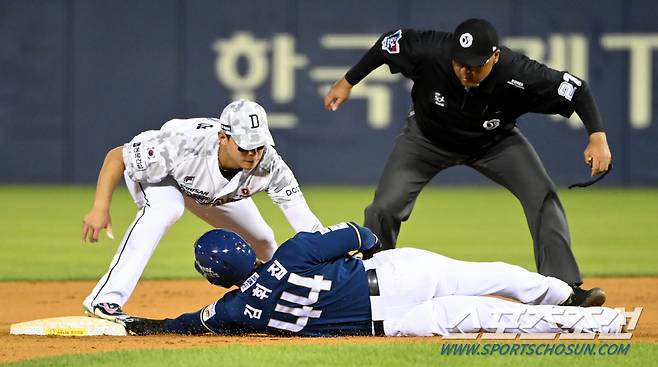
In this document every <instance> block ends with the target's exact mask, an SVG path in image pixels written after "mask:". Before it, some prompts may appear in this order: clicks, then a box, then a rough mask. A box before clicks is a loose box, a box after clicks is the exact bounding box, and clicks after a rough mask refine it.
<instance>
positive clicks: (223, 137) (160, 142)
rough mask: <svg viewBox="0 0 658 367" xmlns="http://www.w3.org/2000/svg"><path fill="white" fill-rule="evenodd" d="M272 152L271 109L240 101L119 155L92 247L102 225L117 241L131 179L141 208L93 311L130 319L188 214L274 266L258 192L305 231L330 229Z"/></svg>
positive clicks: (107, 176) (87, 227)
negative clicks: (118, 213)
mask: <svg viewBox="0 0 658 367" xmlns="http://www.w3.org/2000/svg"><path fill="white" fill-rule="evenodd" d="M273 146H274V140H273V139H272V135H271V134H270V132H269V129H268V123H267V116H266V113H265V110H264V109H263V107H261V106H260V105H259V104H257V103H255V102H251V101H246V100H240V101H236V102H233V103H231V104H229V105H228V106H227V107H226V108H225V109H224V111H223V112H222V114H221V116H220V118H219V119H215V118H194V119H185V120H181V119H174V120H170V121H168V122H167V123H165V124H164V125H163V126H162V128H161V129H160V130H150V131H145V132H143V133H141V134H139V135H137V136H136V137H134V138H133V139H132V140H131V141H130V142H128V143H127V144H124V145H123V146H120V147H116V148H114V149H112V150H110V151H109V152H108V154H107V156H106V158H105V162H104V163H103V167H102V168H101V171H100V174H99V177H98V183H97V186H96V195H95V200H94V204H93V207H92V209H91V210H90V211H89V213H88V214H87V215H86V216H85V217H84V219H83V223H82V238H83V241H87V240H89V241H90V242H97V241H98V239H99V233H100V231H101V230H102V229H106V231H107V234H108V236H109V237H110V238H112V220H111V217H110V203H111V199H112V192H113V191H114V188H115V187H116V186H117V185H118V183H119V181H120V180H121V177H122V176H123V177H124V179H125V182H126V185H127V187H128V190H129V192H130V194H131V196H132V197H133V199H134V201H135V203H136V204H137V206H138V208H139V211H138V212H137V215H136V217H135V220H134V222H133V223H132V224H131V225H130V227H128V229H127V230H126V233H125V235H124V237H123V239H122V241H121V243H120V244H119V247H118V249H117V252H116V254H115V255H114V258H113V259H112V262H111V263H110V266H109V269H108V271H107V273H105V275H103V277H102V278H101V279H100V280H99V281H98V284H97V285H96V287H95V288H94V289H93V291H92V292H91V293H90V294H89V295H88V296H87V298H86V299H85V300H84V302H83V306H84V309H85V311H86V312H87V313H89V314H91V315H94V316H97V317H101V318H106V319H114V318H116V317H117V316H121V315H123V314H124V313H123V310H122V306H123V305H124V304H125V303H126V301H127V300H128V298H129V297H130V295H131V294H132V292H133V290H134V288H135V286H136V285H137V281H138V280H139V278H140V276H141V274H142V272H143V271H144V268H145V267H146V264H147V263H148V261H149V259H150V257H151V255H152V254H153V251H154V250H155V248H156V246H157V245H158V243H159V242H160V239H161V238H162V236H163V235H164V234H165V233H166V231H167V229H168V228H169V227H170V226H171V225H173V224H174V223H176V221H177V220H178V219H179V218H180V217H181V216H182V215H183V212H184V209H185V208H187V209H188V210H190V211H191V212H192V213H194V214H195V215H197V216H198V217H200V218H201V219H203V220H204V221H206V222H207V223H208V224H210V225H211V226H213V227H215V228H217V227H223V228H229V229H231V230H233V231H235V232H237V233H240V234H241V235H242V236H244V237H245V238H246V239H247V240H248V241H249V242H250V243H251V244H252V245H253V247H254V249H255V251H256V254H257V256H258V257H259V258H261V259H264V260H265V261H267V260H269V259H270V258H271V257H272V254H273V253H274V251H276V249H277V247H278V246H277V243H276V241H275V239H274V233H273V231H272V229H271V228H270V227H269V226H268V225H267V223H266V222H265V220H264V219H263V217H262V216H261V214H260V213H259V211H258V209H257V207H256V205H255V204H254V202H253V201H252V199H251V198H250V196H251V195H252V194H254V193H256V192H259V191H265V192H267V193H268V195H269V196H270V197H271V198H272V200H273V201H274V202H275V203H276V204H277V205H278V206H279V207H280V208H281V210H282V211H283V214H284V215H285V217H286V218H287V219H288V222H289V223H290V225H291V226H292V227H293V229H294V230H295V231H296V232H300V231H307V232H314V231H316V230H318V229H320V228H322V227H323V226H322V224H321V223H320V221H319V220H318V218H317V217H316V216H315V215H314V214H313V213H312V212H311V210H310V208H309V207H308V205H307V203H306V200H305V199H304V196H303V195H302V192H301V190H300V189H299V185H298V183H297V180H296V179H295V176H294V175H293V173H292V171H291V170H290V168H289V167H288V166H287V165H286V163H285V162H284V161H283V159H282V158H281V157H280V156H279V155H278V154H277V152H276V150H274V148H273Z"/></svg>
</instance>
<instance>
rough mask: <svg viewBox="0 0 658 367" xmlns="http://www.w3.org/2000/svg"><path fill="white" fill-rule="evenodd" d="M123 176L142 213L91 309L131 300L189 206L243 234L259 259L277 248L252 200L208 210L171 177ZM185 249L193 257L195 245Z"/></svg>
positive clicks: (96, 289) (212, 222) (219, 225)
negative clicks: (156, 179)
mask: <svg viewBox="0 0 658 367" xmlns="http://www.w3.org/2000/svg"><path fill="white" fill-rule="evenodd" d="M124 178H125V181H126V185H127V187H128V191H129V192H130V195H131V196H132V197H133V200H134V201H135V204H137V207H138V208H139V211H138V212H137V215H136V216H135V220H134V221H133V223H132V224H131V225H130V226H129V227H128V229H127V230H126V233H125V235H124V237H123V239H122V240H121V243H120V244H119V247H118V248H117V252H116V253H115V255H114V257H113V258H112V262H111V263H110V266H109V269H108V271H107V273H105V275H103V277H102V278H101V279H100V280H99V281H98V284H96V287H94V289H93V290H92V292H91V293H90V294H89V295H88V296H87V298H86V299H85V300H84V303H83V304H84V305H86V307H87V308H91V307H90V306H93V305H96V304H98V303H101V302H109V303H116V304H119V305H120V306H123V305H124V304H125V303H126V302H127V301H128V298H130V295H131V294H132V292H133V290H134V289H135V286H136V285H137V281H138V280H139V278H140V277H141V275H142V273H143V271H144V268H145V267H146V264H147V263H148V261H149V259H150V258H151V255H152V254H153V252H154V251H155V248H156V247H157V246H158V243H159V242H160V239H161V238H162V236H164V234H165V233H166V232H167V229H169V227H171V226H172V225H173V224H174V223H176V221H178V219H180V217H181V216H182V215H183V212H184V211H185V208H187V209H188V210H190V211H191V212H192V213H194V214H196V215H197V216H199V217H200V218H201V219H203V220H204V221H206V222H207V223H208V224H210V225H211V226H213V227H214V228H228V229H230V230H232V231H235V232H237V233H238V234H240V235H241V236H243V237H244V239H245V240H247V241H248V242H249V243H250V244H251V245H252V247H253V248H254V250H255V251H256V256H257V257H258V258H259V259H262V260H264V261H266V260H269V259H270V258H271V257H272V254H274V251H276V249H277V244H276V240H275V238H274V232H273V231H272V229H271V228H270V226H269V225H268V224H267V223H266V222H265V220H264V219H263V217H262V215H261V214H260V212H259V211H258V208H257V207H256V204H254V202H253V200H252V199H251V198H247V199H243V200H240V201H236V202H231V203H227V204H224V205H220V206H215V207H206V206H202V205H200V204H198V203H197V202H195V201H194V200H192V199H190V198H188V197H186V196H185V195H183V194H182V193H181V192H180V191H179V190H178V187H177V185H176V183H175V181H174V180H173V179H170V178H168V179H166V180H164V181H163V182H161V183H158V184H144V183H142V184H139V183H136V182H134V181H132V180H131V179H130V178H128V176H124ZM186 245H189V246H190V254H192V242H190V243H189V244H186ZM190 261H192V260H191V259H190Z"/></svg>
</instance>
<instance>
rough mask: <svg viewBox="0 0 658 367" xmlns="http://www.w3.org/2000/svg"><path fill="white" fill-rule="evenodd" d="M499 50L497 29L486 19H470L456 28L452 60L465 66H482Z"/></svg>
mask: <svg viewBox="0 0 658 367" xmlns="http://www.w3.org/2000/svg"><path fill="white" fill-rule="evenodd" d="M497 49H498V33H496V28H494V26H492V25H491V23H489V22H487V21H486V20H484V19H468V20H465V21H464V22H462V23H461V24H459V25H458V26H457V28H455V32H454V33H453V38H452V58H453V59H454V60H455V61H457V62H459V63H462V64H464V65H468V66H481V65H483V64H484V63H485V62H487V60H488V59H489V58H490V57H491V55H492V54H493V53H494V52H495V51H496V50H497Z"/></svg>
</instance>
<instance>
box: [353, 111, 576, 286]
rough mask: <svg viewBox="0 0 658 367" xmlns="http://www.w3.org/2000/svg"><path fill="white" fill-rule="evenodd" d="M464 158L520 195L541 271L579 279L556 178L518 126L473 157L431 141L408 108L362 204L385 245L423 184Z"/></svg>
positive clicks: (388, 245) (571, 281)
mask: <svg viewBox="0 0 658 367" xmlns="http://www.w3.org/2000/svg"><path fill="white" fill-rule="evenodd" d="M462 164H463V165H467V166H469V167H472V168H474V169H475V170H477V171H478V172H480V173H482V174H483V175H485V176H487V177H489V178H490V179H491V180H493V181H494V182H496V183H498V184H500V185H502V186H504V187H505V188H507V189H508V190H509V191H511V192H512V193H513V194H514V196H516V197H517V198H518V199H519V201H520V202H521V205H522V206H523V210H524V212H525V216H526V219H527V221H528V227H530V234H531V235H532V239H533V242H534V250H535V264H536V265H537V271H538V272H539V273H540V274H543V275H547V276H552V277H556V278H559V279H562V280H563V281H565V282H567V283H569V284H580V283H582V280H581V277H580V271H579V269H578V264H576V260H575V258H574V256H573V253H572V252H571V244H570V242H571V240H570V238H569V228H568V226H567V220H566V216H565V214H564V209H563V208H562V204H561V203H560V200H559V199H558V197H557V193H556V191H555V184H553V182H552V181H551V179H550V177H548V174H547V173H546V169H545V168H544V166H543V165H542V163H541V161H540V160H539V156H537V153H536V152H535V150H534V148H533V147H532V146H531V145H530V143H529V142H528V141H527V140H526V138H525V137H524V136H523V135H522V134H521V132H520V131H519V130H518V129H517V128H515V129H514V130H513V131H512V133H511V134H510V136H508V137H506V138H504V139H503V140H501V141H500V142H498V143H496V145H494V146H493V147H491V148H490V149H489V150H487V151H486V152H485V153H484V154H482V155H481V156H478V157H477V158H473V157H470V156H467V155H463V154H456V153H454V152H450V151H447V150H444V149H441V148H440V147H438V146H437V145H435V144H434V143H432V142H431V141H430V140H428V139H427V138H426V137H425V136H424V135H423V133H422V132H421V131H420V130H419V128H418V126H417V124H416V120H415V117H414V116H413V114H412V115H411V116H410V117H409V118H408V119H407V125H406V126H405V128H404V129H403V130H402V133H401V134H400V135H399V136H398V137H397V138H396V140H395V145H394V147H393V151H392V152H391V155H390V156H389V158H388V161H387V162H386V166H385V167H384V172H383V173H382V176H381V178H380V179H379V183H378V185H377V191H376V192H375V198H374V201H373V203H372V204H370V206H368V207H367V208H366V210H365V223H364V224H365V226H366V227H368V228H370V229H371V230H372V231H373V232H374V233H375V234H377V236H378V237H379V239H380V241H381V242H382V245H383V246H384V248H394V247H395V243H396V240H397V237H398V234H399V232H400V224H401V222H403V221H406V220H407V219H409V215H410V214H411V210H412V209H413V206H414V203H415V202H416V198H417V197H418V194H419V193H420V191H421V190H422V189H423V187H424V186H425V185H426V184H427V183H428V182H429V181H430V180H431V179H432V178H433V177H434V176H435V175H436V174H437V173H439V172H441V171H442V170H443V169H445V168H448V167H451V166H456V165H462Z"/></svg>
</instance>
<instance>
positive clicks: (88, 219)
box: [82, 208, 114, 243]
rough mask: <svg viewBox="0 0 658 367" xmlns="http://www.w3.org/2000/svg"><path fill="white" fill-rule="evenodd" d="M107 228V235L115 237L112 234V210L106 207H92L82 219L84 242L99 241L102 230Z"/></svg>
mask: <svg viewBox="0 0 658 367" xmlns="http://www.w3.org/2000/svg"><path fill="white" fill-rule="evenodd" d="M103 228H105V230H106V231H107V237H109V238H110V239H111V240H113V239H114V235H113V234H112V218H111V217H110V211H109V210H105V209H97V208H92V209H91V211H89V213H87V215H85V217H84V219H82V242H87V241H89V242H91V243H96V242H98V237H99V236H100V232H101V230H102V229H103Z"/></svg>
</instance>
